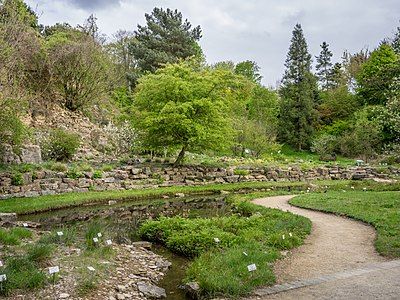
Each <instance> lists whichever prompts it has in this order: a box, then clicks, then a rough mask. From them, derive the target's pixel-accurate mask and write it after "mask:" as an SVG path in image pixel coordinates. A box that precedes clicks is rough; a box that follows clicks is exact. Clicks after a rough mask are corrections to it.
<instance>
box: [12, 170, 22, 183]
mask: <svg viewBox="0 0 400 300" xmlns="http://www.w3.org/2000/svg"><path fill="white" fill-rule="evenodd" d="M11 184H12V185H16V186H20V185H24V177H23V176H22V174H21V173H19V172H15V173H13V174H12V175H11Z"/></svg>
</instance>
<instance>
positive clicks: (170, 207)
mask: <svg viewBox="0 0 400 300" xmlns="http://www.w3.org/2000/svg"><path fill="white" fill-rule="evenodd" d="M224 199H225V198H224V197H223V196H221V195H218V196H215V195H214V196H193V197H185V198H171V199H153V200H145V201H137V200H134V201H133V200H132V201H123V202H114V201H112V202H109V204H108V205H104V204H102V205H90V206H81V207H73V208H67V209H61V210H55V211H49V212H43V213H37V214H31V215H23V216H20V217H19V220H20V221H31V222H37V223H40V224H41V228H42V229H43V230H50V231H51V230H55V229H60V228H64V229H66V228H69V227H75V228H78V229H79V228H80V227H84V226H85V225H87V223H88V222H91V221H94V222H101V224H102V225H103V226H104V227H106V228H107V231H108V232H109V233H111V236H110V237H111V238H112V239H113V241H115V242H116V243H125V244H129V243H131V242H135V241H138V240H140V238H139V236H138V235H137V229H138V228H139V226H140V224H141V223H142V222H144V221H145V220H148V219H154V218H158V217H160V216H176V215H180V216H183V217H187V218H195V217H215V216H224V215H229V214H230V213H231V212H230V206H229V205H227V204H226V202H225V201H224ZM152 251H153V252H154V253H156V254H159V255H161V256H163V257H165V258H166V259H167V260H169V261H170V262H171V263H172V266H171V267H170V269H169V270H168V271H167V272H166V274H165V276H164V277H163V279H162V280H161V281H160V282H159V283H158V286H160V287H162V288H164V289H165V290H166V293H167V299H171V300H178V299H186V296H185V294H184V292H183V291H182V290H181V289H180V288H179V285H180V284H181V282H182V279H183V278H184V276H185V270H186V268H187V265H188V263H189V260H188V259H186V258H184V257H181V256H178V255H175V254H173V253H171V252H170V251H168V250H167V249H166V248H164V247H161V246H159V245H153V247H152Z"/></svg>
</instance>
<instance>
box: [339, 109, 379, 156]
mask: <svg viewBox="0 0 400 300" xmlns="http://www.w3.org/2000/svg"><path fill="white" fill-rule="evenodd" d="M370 112H371V111H370V110H369V108H368V107H366V108H365V109H363V110H361V111H359V112H357V113H356V115H355V118H356V120H355V123H354V125H353V126H352V128H351V131H350V132H347V133H345V134H343V136H342V138H341V141H340V150H341V152H342V153H343V154H344V155H346V156H349V157H362V158H363V159H364V160H365V161H366V160H368V159H369V158H371V157H373V156H374V155H375V153H376V152H377V151H379V150H380V146H381V142H382V134H381V132H382V131H381V130H382V128H380V126H379V124H377V122H375V121H374V120H373V119H371V116H370Z"/></svg>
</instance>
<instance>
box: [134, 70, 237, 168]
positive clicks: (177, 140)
mask: <svg viewBox="0 0 400 300" xmlns="http://www.w3.org/2000/svg"><path fill="white" fill-rule="evenodd" d="M240 79H241V77H240V78H237V76H235V75H234V74H233V73H232V72H229V71H227V70H222V69H210V68H201V67H199V66H193V63H191V62H181V63H177V64H168V65H166V67H165V68H163V69H159V70H157V71H156V72H155V74H148V75H145V76H143V77H142V78H141V79H140V80H139V84H138V86H137V91H136V94H135V104H134V105H135V108H136V110H135V111H136V112H137V115H136V116H135V118H134V126H135V127H136V128H137V129H139V130H140V132H141V135H142V141H143V146H144V147H145V148H146V149H153V150H157V149H163V148H170V149H171V148H172V149H179V150H180V151H179V155H178V157H177V159H176V161H175V164H176V165H178V164H180V163H181V162H182V160H183V158H184V155H185V152H186V151H201V150H204V149H211V150H221V149H227V148H229V147H230V146H231V145H232V142H233V137H234V132H233V129H232V118H231V116H232V111H233V110H234V109H235V107H236V106H237V105H238V102H240V100H239V99H240V98H242V96H243V95H240V96H239V94H240V93H241V90H242V88H243V86H244V84H243V83H242V82H241V81H240Z"/></svg>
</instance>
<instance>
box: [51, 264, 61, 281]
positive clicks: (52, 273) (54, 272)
mask: <svg viewBox="0 0 400 300" xmlns="http://www.w3.org/2000/svg"><path fill="white" fill-rule="evenodd" d="M58 272H60V267H59V266H54V267H50V268H49V274H50V275H52V276H53V285H54V284H56V274H57V273H58Z"/></svg>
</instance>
